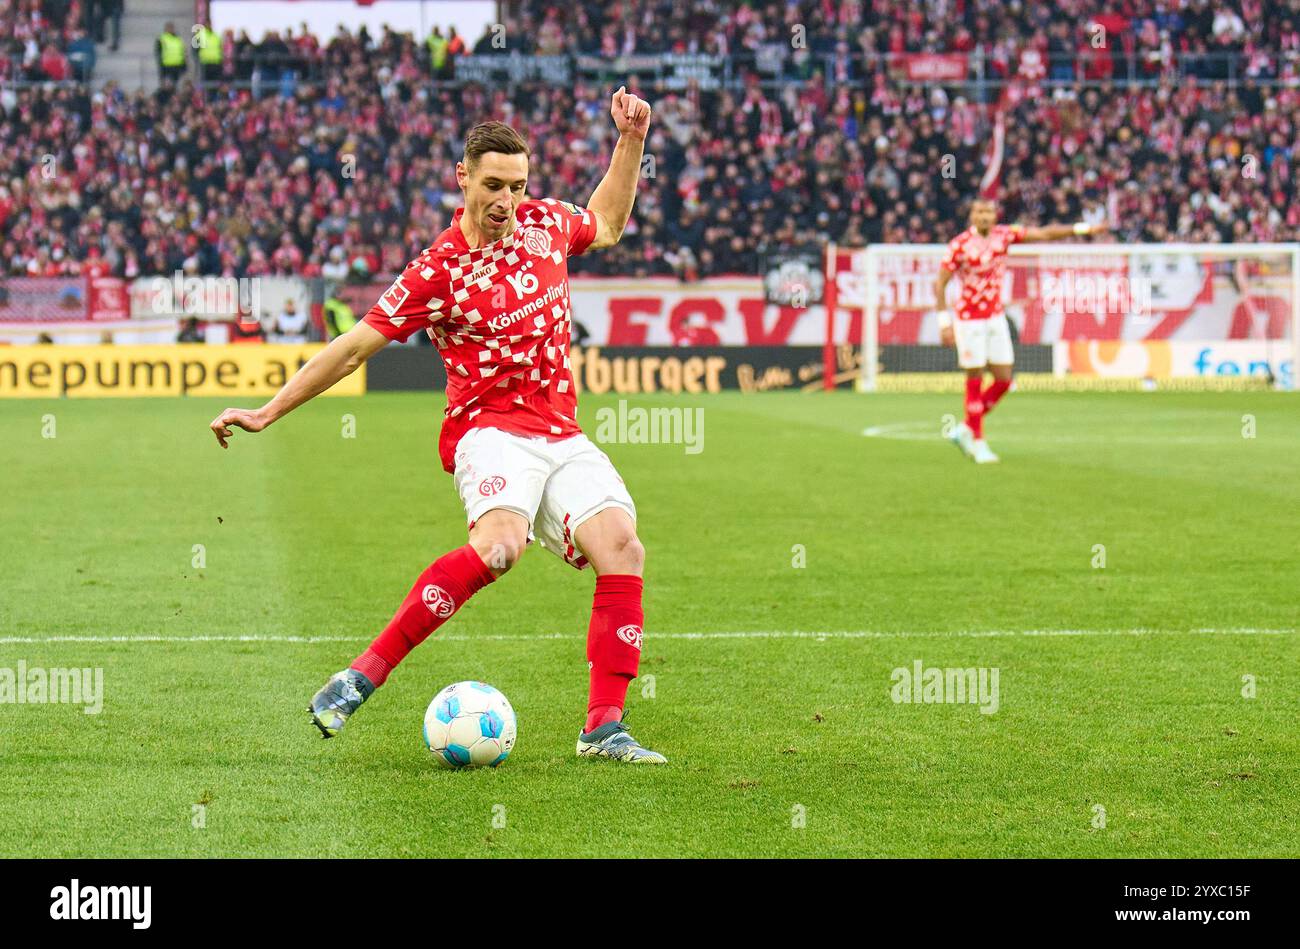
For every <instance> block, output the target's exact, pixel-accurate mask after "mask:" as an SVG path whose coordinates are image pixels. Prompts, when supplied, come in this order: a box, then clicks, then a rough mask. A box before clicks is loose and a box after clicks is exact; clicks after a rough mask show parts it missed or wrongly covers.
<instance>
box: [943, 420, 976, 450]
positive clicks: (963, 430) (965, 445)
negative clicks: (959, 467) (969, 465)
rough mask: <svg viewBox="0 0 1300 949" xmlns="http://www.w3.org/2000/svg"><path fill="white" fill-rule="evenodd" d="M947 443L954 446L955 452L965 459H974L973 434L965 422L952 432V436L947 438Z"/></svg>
mask: <svg viewBox="0 0 1300 949" xmlns="http://www.w3.org/2000/svg"><path fill="white" fill-rule="evenodd" d="M948 441H950V442H952V443H953V444H954V445H956V446H957V450H958V451H960V452H961V453H962V454H963V455H965V456H966V457H967V458H972V457H974V455H973V454H972V453H973V452H974V450H975V434H974V433H973V432H972V431H971V430H970V426H969V425H967V424H966V423H965V422H962V423H961V424H960V425H958V426H957V427H956V428H954V429H953V430H952V434H951V435H949V436H948Z"/></svg>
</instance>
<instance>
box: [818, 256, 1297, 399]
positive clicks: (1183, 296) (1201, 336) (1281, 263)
mask: <svg viewBox="0 0 1300 949" xmlns="http://www.w3.org/2000/svg"><path fill="white" fill-rule="evenodd" d="M945 252H946V248H945V246H944V245H942V244H876V245H872V246H870V247H858V248H850V247H839V246H835V245H831V246H829V247H828V248H827V251H826V294H825V303H826V342H827V353H828V356H829V354H830V353H831V352H832V350H833V349H834V348H835V347H837V346H844V345H846V344H848V345H852V346H855V347H860V353H861V360H860V366H861V368H860V375H859V378H858V380H857V387H858V388H859V389H860V390H862V391H868V392H870V391H877V390H891V389H893V390H924V389H950V388H953V387H956V386H958V385H959V384H960V372H959V369H958V366H957V354H956V351H955V350H954V349H952V348H951V347H947V346H943V345H941V344H940V341H939V324H938V320H937V315H936V313H937V310H938V309H940V308H941V307H939V306H938V305H937V301H936V300H935V299H934V282H935V277H936V275H937V273H938V270H939V263H940V261H942V259H943V256H944V254H945ZM959 294H960V280H959V279H958V278H954V279H953V280H952V281H950V282H949V284H948V295H949V296H948V300H947V301H945V303H946V305H947V307H948V308H952V307H953V305H954V304H955V302H956V300H957V298H958V295H959ZM1002 299H1003V304H1004V308H1005V310H1006V314H1007V318H1008V320H1009V321H1010V323H1011V333H1012V339H1013V340H1014V341H1015V349H1016V364H1017V376H1018V380H1019V381H1018V385H1019V386H1021V387H1024V388H1035V387H1041V388H1137V387H1146V388H1243V387H1264V386H1274V387H1277V388H1286V389H1294V388H1295V387H1296V378H1295V374H1296V365H1297V354H1298V350H1300V244H1129V245H1120V244H1065V243H1038V244H1018V245H1016V246H1014V247H1012V248H1011V250H1010V253H1009V254H1008V257H1007V267H1006V274H1005V278H1004V282H1003V288H1002ZM828 369H829V367H828ZM827 376H828V377H829V376H830V372H829V371H828V373H827Z"/></svg>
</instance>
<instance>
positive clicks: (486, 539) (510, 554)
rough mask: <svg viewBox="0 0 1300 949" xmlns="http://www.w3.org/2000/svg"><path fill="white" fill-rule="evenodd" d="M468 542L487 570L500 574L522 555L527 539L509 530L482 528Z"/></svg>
mask: <svg viewBox="0 0 1300 949" xmlns="http://www.w3.org/2000/svg"><path fill="white" fill-rule="evenodd" d="M469 543H470V546H471V547H473V548H474V551H475V552H476V553H477V554H478V555H479V557H480V558H481V559H482V560H483V563H484V564H486V565H487V568H488V569H489V570H491V571H492V572H493V573H495V574H502V573H505V572H506V571H507V570H509V569H510V568H511V567H513V566H514V565H515V563H516V562H517V561H518V560H519V558H520V557H521V556H523V553H524V547H525V546H526V544H527V539H526V538H525V537H523V536H522V535H516V534H515V533H513V532H510V531H490V530H484V531H476V532H475V533H474V534H473V535H471V537H470V539H469Z"/></svg>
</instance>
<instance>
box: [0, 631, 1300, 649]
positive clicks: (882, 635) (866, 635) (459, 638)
mask: <svg viewBox="0 0 1300 949" xmlns="http://www.w3.org/2000/svg"><path fill="white" fill-rule="evenodd" d="M1297 632H1298V630H1295V629H1264V628H1257V627H1231V628H1223V629H1219V628H1213V627H1206V628H1200V629H1148V628H1137V629H987V630H976V629H963V630H901V631H900V630H895V631H888V630H830V631H825V632H818V631H816V630H793V629H786V630H750V631H743V632H713V633H651V634H650V636H649V638H650V640H651V641H655V640H660V639H674V640H676V639H686V640H692V639H815V640H825V639H921V638H939V639H943V638H950V637H951V638H966V639H985V638H997V637H1001V638H1008V637H1011V638H1014V637H1031V638H1042V639H1053V638H1057V637H1090V636H1293V635H1295V634H1296V633H1297ZM373 638H374V637H373V636H0V645H13V644H23V645H38V644H55V643H104V644H113V643H293V644H306V645H311V644H314V643H363V642H369V641H370V640H372V639H373ZM432 638H433V639H434V640H437V641H445V642H503V641H504V642H544V641H546V640H551V639H559V640H581V639H585V638H586V634H585V633H515V634H497V635H493V634H485V635H482V636H475V635H466V634H456V635H448V636H439V635H437V634H436V633H435V634H434V636H433V637H432Z"/></svg>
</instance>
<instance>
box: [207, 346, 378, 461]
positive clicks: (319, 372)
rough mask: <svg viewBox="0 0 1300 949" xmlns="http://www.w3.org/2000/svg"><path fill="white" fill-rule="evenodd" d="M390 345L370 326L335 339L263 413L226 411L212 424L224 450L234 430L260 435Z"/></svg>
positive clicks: (239, 410) (268, 404) (286, 385)
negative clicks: (238, 429) (273, 423)
mask: <svg viewBox="0 0 1300 949" xmlns="http://www.w3.org/2000/svg"><path fill="white" fill-rule="evenodd" d="M387 345H388V337H387V336H385V335H384V334H383V333H381V332H379V330H377V329H375V328H374V327H373V326H370V325H369V324H368V323H358V324H357V325H356V326H354V327H352V329H350V330H348V331H347V332H346V333H344V334H343V335H342V336H338V337H336V338H335V339H334V340H333V341H332V342H330V344H329V345H328V346H326V347H325V348H324V349H322V350H321V351H320V352H318V353H317V354H316V355H315V356H312V357H311V359H309V360H307V364H306V365H305V366H303V367H302V368H301V369H299V370H298V371H297V372H296V373H294V375H293V377H292V378H291V379H290V380H289V381H288V382H286V383H285V384H284V386H283V387H282V388H281V389H280V391H279V392H277V393H276V394H275V397H274V398H273V399H271V401H270V402H267V403H266V405H264V406H262V407H261V408H260V409H226V410H225V411H224V412H222V413H221V414H220V415H218V416H217V417H216V418H215V419H213V420H212V425H211V426H210V427H211V428H212V431H213V434H215V435H216V436H217V441H218V442H219V443H220V444H221V447H222V448H226V447H229V446H228V445H227V444H226V439H228V438H230V436H231V434H232V432H231V430H230V429H231V427H232V426H233V427H235V428H242V429H243V430H244V431H246V432H260V431H261V430H262V429H264V428H266V426H268V425H270V424H271V423H272V422H274V421H275V420H276V419H278V418H280V417H281V416H283V415H287V414H288V413H289V412H292V411H293V410H294V409H296V408H297V407H298V406H300V405H302V404H303V403H304V402H306V401H308V400H309V399H312V398H315V397H316V396H318V395H320V394H321V393H322V392H324V391H325V390H326V389H328V388H329V387H330V386H332V385H334V383H336V382H338V381H339V380H340V379H342V378H343V377H344V376H347V375H350V374H351V373H353V372H355V371H356V369H357V367H358V366H360V365H361V364H362V363H363V362H365V361H366V360H367V359H369V358H370V357H371V356H373V355H374V354H375V353H377V352H379V350H381V349H383V348H384V347H385V346H387Z"/></svg>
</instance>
